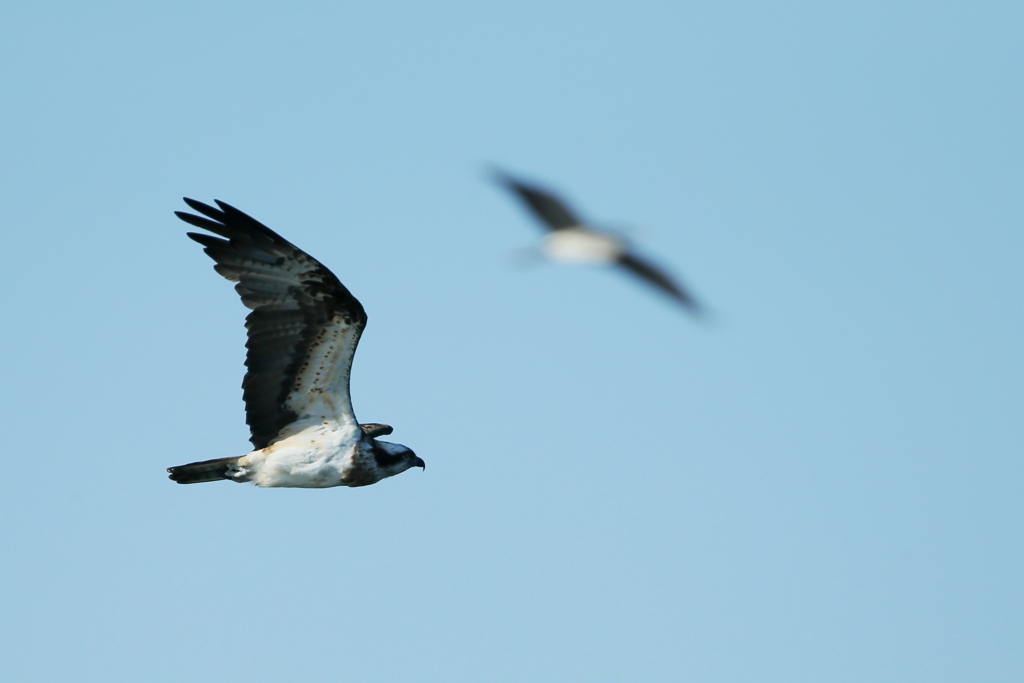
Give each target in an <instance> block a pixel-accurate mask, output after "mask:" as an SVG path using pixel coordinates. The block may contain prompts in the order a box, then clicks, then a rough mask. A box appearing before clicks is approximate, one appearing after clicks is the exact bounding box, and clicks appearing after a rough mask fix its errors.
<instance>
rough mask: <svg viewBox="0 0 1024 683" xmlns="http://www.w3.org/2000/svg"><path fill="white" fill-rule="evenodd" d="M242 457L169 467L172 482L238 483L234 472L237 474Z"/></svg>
mask: <svg viewBox="0 0 1024 683" xmlns="http://www.w3.org/2000/svg"><path fill="white" fill-rule="evenodd" d="M241 457H242V456H238V457H237V458H217V459H216V460H203V461H202V462H190V463H189V464H187V465H178V466H177V467H168V468H167V471H168V472H170V477H168V478H169V479H170V480H171V481H176V482H178V483H179V484H201V483H203V482H204V481H220V480H221V479H230V480H231V481H236V480H235V479H234V478H233V477H232V476H231V473H232V472H237V471H238V468H237V464H238V461H239V460H240V459H241Z"/></svg>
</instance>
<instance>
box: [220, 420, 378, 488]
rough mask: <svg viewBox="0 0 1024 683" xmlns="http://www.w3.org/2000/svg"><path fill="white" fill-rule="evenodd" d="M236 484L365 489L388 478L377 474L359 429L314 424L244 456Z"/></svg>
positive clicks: (237, 471) (240, 463)
mask: <svg viewBox="0 0 1024 683" xmlns="http://www.w3.org/2000/svg"><path fill="white" fill-rule="evenodd" d="M230 474H231V478H232V479H234V480H235V481H249V482H252V483H253V484H254V485H256V486H289V487H295V488H329V487H331V486H365V485H367V484H373V483H376V482H377V481H380V480H381V479H383V478H384V477H386V476H388V475H387V474H385V473H384V472H381V471H379V470H378V468H377V466H376V462H375V461H374V458H373V454H372V452H371V451H370V449H369V448H368V447H367V446H366V445H365V444H364V443H363V440H362V432H361V430H360V429H359V426H358V425H347V424H346V425H337V424H331V423H321V424H314V425H311V426H309V427H306V428H305V429H303V430H301V431H299V432H297V433H295V434H293V435H291V436H288V437H286V438H284V439H281V440H280V441H276V442H274V443H272V444H271V445H269V446H267V447H266V448H264V449H262V450H258V451H253V452H252V453H249V454H248V455H246V456H243V457H242V458H241V459H240V460H239V461H238V465H237V470H233V471H231V472H230Z"/></svg>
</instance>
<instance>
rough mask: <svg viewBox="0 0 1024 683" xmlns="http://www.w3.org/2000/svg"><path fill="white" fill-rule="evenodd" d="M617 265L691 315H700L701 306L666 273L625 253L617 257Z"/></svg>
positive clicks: (648, 262)
mask: <svg viewBox="0 0 1024 683" xmlns="http://www.w3.org/2000/svg"><path fill="white" fill-rule="evenodd" d="M617 263H618V264H619V265H620V266H622V267H623V268H625V269H626V271H628V272H629V273H632V274H633V275H635V276H637V277H639V278H640V279H641V280H644V281H645V282H647V283H648V284H651V285H654V286H655V287H657V288H658V289H660V290H661V291H662V292H664V293H665V294H668V295H669V296H670V297H672V298H673V299H675V300H676V301H677V302H678V303H680V304H682V305H683V306H685V307H686V308H688V309H689V310H690V312H691V313H695V314H698V313H701V311H702V309H701V305H700V304H699V303H698V302H697V300H696V299H694V298H693V297H692V296H691V295H690V293H689V292H687V291H686V290H685V289H683V287H682V286H681V285H680V284H678V283H677V282H676V281H675V280H673V279H672V278H671V277H669V275H668V273H666V272H665V271H663V270H662V269H661V268H658V267H657V266H655V265H654V264H653V263H651V262H650V261H646V260H643V259H641V258H638V257H637V256H635V255H633V254H630V253H625V254H622V255H621V256H619V258H618V261H617Z"/></svg>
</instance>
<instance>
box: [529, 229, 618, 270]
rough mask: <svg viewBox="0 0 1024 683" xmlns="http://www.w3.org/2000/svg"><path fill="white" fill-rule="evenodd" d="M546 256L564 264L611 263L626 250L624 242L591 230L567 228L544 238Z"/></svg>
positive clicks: (542, 246)
mask: <svg viewBox="0 0 1024 683" xmlns="http://www.w3.org/2000/svg"><path fill="white" fill-rule="evenodd" d="M541 248H542V249H543V251H544V254H545V255H546V256H547V257H548V258H549V259H551V260H552V261H560V262H562V263H610V262H612V261H614V260H615V259H616V258H618V256H619V254H621V253H622V252H623V250H624V249H625V244H624V243H623V242H622V240H620V239H618V238H616V237H614V236H612V235H605V234H602V233H598V232H591V231H589V230H580V229H577V228H567V229H563V230H555V231H553V232H550V233H548V234H547V235H545V236H544V241H543V242H542V244H541Z"/></svg>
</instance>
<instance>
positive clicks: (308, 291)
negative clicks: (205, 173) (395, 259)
mask: <svg viewBox="0 0 1024 683" xmlns="http://www.w3.org/2000/svg"><path fill="white" fill-rule="evenodd" d="M185 203H187V204H188V205H189V206H190V207H191V208H192V209H193V210H194V211H196V212H198V213H200V214H202V216H196V215H194V214H190V213H185V212H182V211H176V212H175V214H176V215H177V216H178V218H180V219H181V220H183V221H185V222H186V223H189V224H190V225H194V226H196V227H198V228H202V229H204V230H208V231H210V232H212V233H214V234H216V235H219V236H220V237H222V238H225V239H220V238H218V237H213V236H211V235H206V234H202V233H194V232H190V233H188V236H189V237H191V238H192V239H193V240H195V241H196V242H199V244H201V245H203V246H204V247H205V249H204V251H205V252H206V253H207V255H209V256H210V258H212V259H213V260H214V261H215V262H216V265H215V266H214V270H216V271H217V272H218V273H220V274H221V275H222V276H224V277H225V278H227V279H228V280H231V281H232V282H235V283H237V284H236V285H235V291H237V292H238V294H239V296H241V298H242V303H243V304H245V305H246V306H247V307H248V308H250V309H252V311H251V312H250V313H249V315H248V317H246V319H245V326H246V328H247V329H248V331H249V332H248V335H249V339H248V342H247V343H246V348H247V349H248V352H247V354H246V359H245V365H246V368H247V369H248V372H246V374H245V379H244V380H243V381H242V389H243V398H244V400H245V413H246V422H247V423H248V424H249V429H250V432H251V438H250V439H249V440H250V441H251V442H252V445H253V447H254V448H256V449H260V448H265V447H267V446H268V445H270V444H271V443H273V442H274V441H276V440H278V439H280V438H283V437H284V436H287V435H288V434H291V433H293V432H294V431H297V430H298V429H301V428H302V427H304V426H307V425H309V424H313V423H315V422H321V421H332V422H340V423H346V424H351V425H355V424H356V420H355V416H354V415H353V412H352V402H351V399H350V397H349V375H350V371H351V368H352V357H353V355H354V354H355V351H356V345H357V344H358V343H359V336H360V335H361V334H362V331H363V327H365V325H366V313H365V312H364V311H363V307H362V305H361V304H360V303H359V301H357V300H356V298H355V297H354V296H352V294H351V293H350V292H349V291H348V290H347V289H346V288H345V286H344V285H342V284H341V282H340V281H339V280H338V278H337V277H335V276H334V274H333V273H332V272H331V271H329V270H328V269H327V268H325V267H324V266H323V265H322V264H321V263H320V262H319V261H317V260H316V259H314V258H313V257H312V256H310V255H309V254H307V253H306V252H304V251H302V250H301V249H299V248H298V247H296V246H295V245H293V244H291V243H290V242H288V241H287V240H285V239H284V238H283V237H281V236H280V235H278V234H277V233H275V232H274V231H273V230H271V229H270V228H268V227H266V226H265V225H263V224H262V223H260V222H258V221H256V220H255V219H253V218H251V217H249V216H247V215H246V214H244V213H242V212H241V211H239V210H238V209H236V208H234V207H232V206H230V205H228V204H225V203H224V202H221V201H217V202H216V203H217V207H219V208H214V207H212V206H209V205H207V204H203V203H202V202H198V201H195V200H194V199H188V198H186V199H185ZM296 423H298V424H296ZM290 425H295V427H294V428H291V429H289V427H290Z"/></svg>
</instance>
